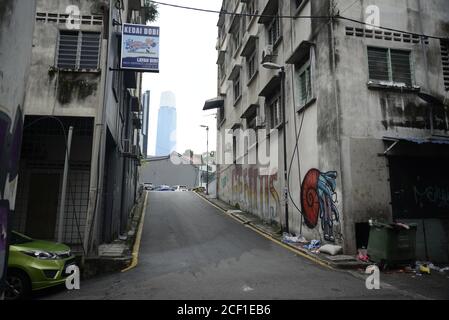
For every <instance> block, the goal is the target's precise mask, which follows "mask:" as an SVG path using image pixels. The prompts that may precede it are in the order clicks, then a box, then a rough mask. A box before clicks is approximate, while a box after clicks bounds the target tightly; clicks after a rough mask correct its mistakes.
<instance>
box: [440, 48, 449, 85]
mask: <svg viewBox="0 0 449 320" xmlns="http://www.w3.org/2000/svg"><path fill="white" fill-rule="evenodd" d="M441 59H442V60H441V62H442V64H443V77H444V87H445V88H446V91H449V41H441Z"/></svg>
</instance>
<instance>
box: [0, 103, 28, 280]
mask: <svg viewBox="0 0 449 320" xmlns="http://www.w3.org/2000/svg"><path fill="white" fill-rule="evenodd" d="M11 126H12V128H11ZM22 131H23V114H22V110H21V108H20V106H19V107H18V108H17V111H16V115H15V120H14V123H11V118H10V117H9V115H8V114H6V113H5V112H2V111H0V284H1V283H3V277H4V275H5V269H6V263H5V262H6V251H7V250H6V249H7V234H8V218H9V213H10V209H11V208H10V207H11V206H13V203H14V200H15V199H14V198H13V197H14V192H13V190H15V184H16V183H17V175H18V171H19V160H20V151H21V145H22Z"/></svg>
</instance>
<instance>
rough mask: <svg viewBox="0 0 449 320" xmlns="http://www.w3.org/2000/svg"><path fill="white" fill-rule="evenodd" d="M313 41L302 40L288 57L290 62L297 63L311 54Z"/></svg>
mask: <svg viewBox="0 0 449 320" xmlns="http://www.w3.org/2000/svg"><path fill="white" fill-rule="evenodd" d="M312 45H313V42H310V41H302V42H301V43H300V44H299V45H298V46H297V47H296V49H295V51H294V52H293V54H292V55H291V56H290V57H289V58H288V59H287V61H286V63H288V64H297V63H299V62H301V61H302V60H303V59H304V58H305V57H307V56H308V55H309V54H310V47H311V46H312Z"/></svg>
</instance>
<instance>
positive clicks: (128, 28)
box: [121, 23, 159, 72]
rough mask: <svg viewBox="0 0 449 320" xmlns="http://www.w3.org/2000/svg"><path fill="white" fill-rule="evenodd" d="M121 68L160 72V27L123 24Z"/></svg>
mask: <svg viewBox="0 0 449 320" xmlns="http://www.w3.org/2000/svg"><path fill="white" fill-rule="evenodd" d="M121 68H122V69H130V70H135V71H141V72H159V27H152V26H146V25H138V24H129V23H124V24H123V28H122V58H121Z"/></svg>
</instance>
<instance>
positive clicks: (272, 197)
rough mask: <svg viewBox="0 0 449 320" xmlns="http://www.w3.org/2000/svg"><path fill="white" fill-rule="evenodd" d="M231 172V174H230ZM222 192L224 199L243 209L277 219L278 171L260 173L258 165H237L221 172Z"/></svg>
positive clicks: (272, 219) (264, 217) (265, 217)
mask: <svg viewBox="0 0 449 320" xmlns="http://www.w3.org/2000/svg"><path fill="white" fill-rule="evenodd" d="M229 173H230V174H229ZM221 177H222V178H221V189H222V190H221V194H222V195H223V198H224V200H226V201H229V202H230V203H232V204H234V205H237V204H238V206H239V207H240V208H242V209H243V210H247V211H249V212H252V213H255V214H260V215H261V217H262V218H263V219H264V220H266V221H271V222H273V221H276V222H277V217H278V211H279V209H280V198H279V195H278V192H277V189H276V182H277V180H278V176H277V173H276V174H274V175H271V176H267V175H260V171H259V168H258V167H257V166H256V165H250V166H248V167H245V168H243V167H242V165H236V166H234V167H232V171H231V170H229V171H228V170H225V171H223V172H222V173H221ZM229 182H230V183H229Z"/></svg>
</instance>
